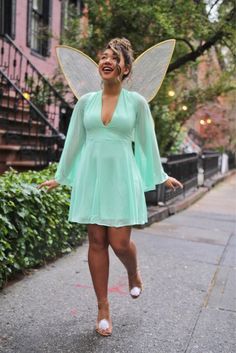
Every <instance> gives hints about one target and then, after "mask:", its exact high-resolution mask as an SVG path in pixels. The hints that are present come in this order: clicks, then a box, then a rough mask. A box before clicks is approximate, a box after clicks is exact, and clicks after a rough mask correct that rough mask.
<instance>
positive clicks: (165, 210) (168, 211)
mask: <svg viewBox="0 0 236 353" xmlns="http://www.w3.org/2000/svg"><path fill="white" fill-rule="evenodd" d="M234 174H236V169H233V170H231V171H229V172H227V173H226V174H224V175H222V174H217V175H215V176H214V177H212V178H210V179H207V180H206V181H205V182H204V185H203V186H200V187H199V188H198V189H193V190H190V192H189V193H188V194H187V196H186V197H185V198H184V199H183V198H182V197H181V196H180V197H181V198H178V199H175V201H173V203H172V204H169V205H166V206H164V207H161V206H148V207H147V211H148V222H147V223H145V224H143V225H137V226H135V228H139V229H143V228H145V227H148V226H150V225H151V224H152V223H155V222H160V221H162V220H163V219H165V218H167V217H169V216H171V215H174V214H175V213H177V212H181V211H183V210H184V209H186V208H188V207H189V206H191V205H192V204H194V203H195V202H196V201H198V200H199V199H200V198H202V197H203V196H204V195H205V194H206V193H207V192H208V191H210V190H211V189H212V188H213V187H214V186H215V185H217V184H218V183H220V182H222V181H224V180H225V179H227V178H230V177H231V176H232V175H234Z"/></svg>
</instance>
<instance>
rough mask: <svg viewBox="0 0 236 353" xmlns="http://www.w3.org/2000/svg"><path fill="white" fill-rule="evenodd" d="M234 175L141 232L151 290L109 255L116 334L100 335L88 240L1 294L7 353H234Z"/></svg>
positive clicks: (136, 233) (2, 347) (0, 347)
mask: <svg viewBox="0 0 236 353" xmlns="http://www.w3.org/2000/svg"><path fill="white" fill-rule="evenodd" d="M235 215H236V176H231V177H230V178H228V179H227V180H226V181H224V182H222V183H220V184H218V185H216V186H215V187H214V188H213V189H212V190H211V191H210V192H209V193H207V194H206V195H205V196H204V197H203V198H202V199H201V200H199V201H198V202H197V203H195V204H194V205H192V206H190V207H189V208H188V209H187V210H184V211H183V212H181V213H178V214H176V215H174V216H171V217H169V218H167V219H165V220H163V221H162V222H159V223H154V224H153V225H152V226H150V227H147V228H144V229H142V230H137V229H134V230H133V239H134V240H135V242H136V245H137V248H138V252H139V259H140V261H139V262H140V268H141V271H142V277H143V280H144V286H145V288H144V291H143V293H142V296H141V297H140V298H139V299H138V300H132V299H131V298H130V297H129V295H128V286H127V277H126V272H125V270H124V268H123V266H122V264H121V263H120V262H119V260H118V259H117V258H116V257H115V256H114V254H113V253H112V252H111V271H110V282H109V284H110V286H109V293H110V294H109V296H110V304H111V313H112V319H113V334H112V336H111V337H106V338H102V337H100V336H99V335H97V334H96V333H95V330H94V327H95V319H96V314H97V311H96V301H95V295H94V292H93V289H92V283H91V279H90V274H89V270H88V264H87V249H88V244H87V243H85V244H84V245H83V246H82V247H79V248H78V249H76V251H74V252H73V253H71V254H69V255H65V256H64V257H63V258H61V259H59V260H57V261H56V262H54V263H51V264H48V265H47V266H45V267H43V268H41V269H39V270H36V271H34V272H33V273H32V274H31V275H29V276H26V277H25V278H24V279H23V280H21V281H18V282H16V283H14V284H12V285H10V286H8V287H6V288H5V289H4V290H2V291H1V292H0V352H1V353H43V352H46V353H69V352H70V353H128V352H129V353H235V352H236V340H235V338H236V337H235V331H236V290H235V283H236V282H235V278H236V276H235V274H236V256H235V251H236V219H235V218H236V216H235Z"/></svg>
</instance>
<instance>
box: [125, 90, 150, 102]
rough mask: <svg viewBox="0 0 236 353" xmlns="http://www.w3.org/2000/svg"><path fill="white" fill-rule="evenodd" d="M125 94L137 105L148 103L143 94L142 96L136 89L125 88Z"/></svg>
mask: <svg viewBox="0 0 236 353" xmlns="http://www.w3.org/2000/svg"><path fill="white" fill-rule="evenodd" d="M125 91H126V94H127V95H128V96H129V98H130V99H131V100H132V101H133V102H134V103H136V104H138V105H146V104H148V102H147V101H146V99H145V98H144V96H142V95H141V94H140V93H138V92H137V91H129V90H127V89H125Z"/></svg>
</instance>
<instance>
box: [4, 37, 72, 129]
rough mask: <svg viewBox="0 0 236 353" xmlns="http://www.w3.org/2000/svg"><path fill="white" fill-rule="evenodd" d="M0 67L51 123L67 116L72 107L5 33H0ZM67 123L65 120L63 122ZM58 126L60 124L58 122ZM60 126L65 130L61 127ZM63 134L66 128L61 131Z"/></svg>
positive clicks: (69, 114)
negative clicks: (1, 34) (0, 34)
mask: <svg viewBox="0 0 236 353" xmlns="http://www.w3.org/2000/svg"><path fill="white" fill-rule="evenodd" d="M0 68H1V69H2V71H4V73H5V74H6V75H7V76H8V77H9V79H10V80H11V82H13V83H14V84H15V86H17V87H18V88H19V89H20V90H21V91H22V92H23V93H24V95H25V96H26V97H27V98H28V99H30V101H31V102H32V103H33V104H34V106H36V107H37V108H38V110H40V111H41V112H42V113H43V115H44V116H45V117H46V118H47V120H48V121H49V122H50V124H52V125H53V126H54V127H55V124H58V123H59V121H60V119H61V118H62V119H63V120H66V119H67V120H69V118H70V116H71V112H72V109H73V107H72V106H71V105H70V104H68V103H67V102H66V101H65V99H64V98H63V97H62V96H61V95H60V93H59V92H57V90H56V89H55V88H54V87H53V86H52V85H51V84H50V82H49V81H48V80H47V79H46V78H45V77H44V76H43V75H42V74H41V73H40V72H39V70H38V69H37V68H36V67H35V66H34V65H33V64H32V63H31V62H30V60H29V59H28V58H27V57H26V56H25V55H24V53H23V52H22V51H21V50H20V49H19V48H18V47H17V46H16V44H15V43H14V41H13V40H12V39H11V38H10V37H9V36H8V35H3V36H0ZM67 125H68V124H65V126H67ZM59 126H62V125H60V124H59ZM62 130H66V129H63V128H62ZM61 132H62V133H63V134H66V131H61Z"/></svg>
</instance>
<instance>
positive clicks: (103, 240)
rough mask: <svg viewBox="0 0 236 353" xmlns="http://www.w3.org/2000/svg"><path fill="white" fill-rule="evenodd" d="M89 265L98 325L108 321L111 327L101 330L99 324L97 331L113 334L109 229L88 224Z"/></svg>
mask: <svg viewBox="0 0 236 353" xmlns="http://www.w3.org/2000/svg"><path fill="white" fill-rule="evenodd" d="M87 228H88V238H89V250H88V263H89V269H90V273H91V277H92V281H93V286H94V290H95V294H96V297H97V301H98V319H97V321H98V323H99V321H101V320H103V319H106V320H107V321H108V322H109V323H110V325H109V328H107V329H99V328H98V323H97V330H98V332H99V333H100V334H103V335H105V336H106V335H109V334H111V330H112V327H111V319H110V313H109V303H108V277H109V254H108V246H109V243H108V237H107V227H105V226H101V225H97V224H88V226H87Z"/></svg>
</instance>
